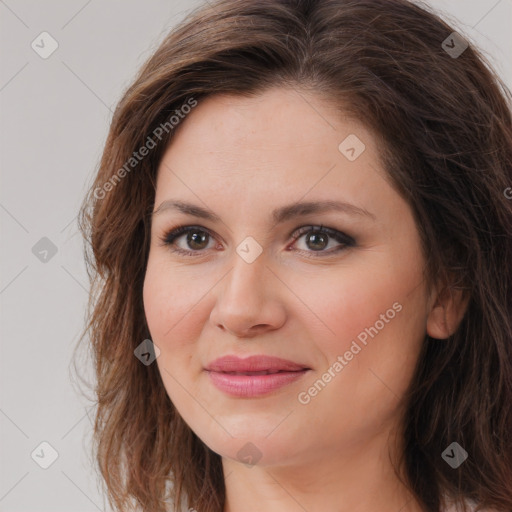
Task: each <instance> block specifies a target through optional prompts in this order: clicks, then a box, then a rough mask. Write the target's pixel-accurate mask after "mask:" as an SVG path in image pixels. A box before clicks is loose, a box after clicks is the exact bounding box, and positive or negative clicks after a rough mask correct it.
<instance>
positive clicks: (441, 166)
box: [79, 0, 512, 512]
mask: <svg viewBox="0 0 512 512" xmlns="http://www.w3.org/2000/svg"><path fill="white" fill-rule="evenodd" d="M453 31H454V30H453V28H452V27H450V26H449V25H448V24H447V23H446V22H444V21H442V20H441V19H440V18H439V17H438V16H436V15H435V14H434V13H433V12H431V10H430V8H429V7H427V6H420V5H419V4H413V3H411V2H408V1H406V0H220V1H217V2H215V3H213V4H210V5H205V6H204V7H202V8H200V9H199V10H197V11H195V12H194V13H192V15H190V16H189V17H188V19H187V20H185V22H184V23H182V24H181V25H180V26H178V27H177V28H176V29H175V30H173V31H171V33H170V34H169V35H168V36H167V37H166V38H165V39H164V41H163V42H162V43H161V45H160V47H159V48H158V49H157V50H156V52H155V53H154V54H153V55H152V56H151V57H150V58H149V60H148V61H147V62H146V63H145V64H144V66H143V67H142V68H141V70H140V72H139V73H138V75H137V77H136V78H135V80H134V82H133V83H132V85H131V86H130V87H129V88H128V89H127V90H126V91H125V92H124V95H123V96H122V98H121V100H120V101H119V104H118V106H117V108H116V110H115V113H114V116H113V119H112V123H111V126H110V132H109V134H108V138H107V141H106V144H105V148H104V152H103V156H102V159H101V162H100V165H99V169H98V172H97V174H96V176H95V179H94V183H93V184H92V186H91V188H90V190H89V192H88V195H87V197H86V198H85V200H84V203H83V205H82V208H81V210H80V216H79V224H80V229H81V231H82V234H83V236H84V239H85V241H86V244H85V252H86V261H87V268H88V272H89V275H90V279H91V298H90V304H89V310H88V315H89V316H88V323H87V326H86V329H85V330H84V333H83V335H82V338H81V341H82V340H84V339H87V343H88V346H89V347H90V348H91V353H92V355H93V358H94V367H95V372H96V379H97V385H96V388H95V394H96V397H97V413H96V421H95V429H94V439H95V443H96V444H95V447H96V452H95V453H96V459H97V462H98V466H99V469H100V472H101V476H102V478H103V480H104V483H105V485H106V491H107V495H108V499H109V502H110V504H111V505H112V506H113V507H115V508H116V510H119V511H123V512H126V511H127V510H132V507H136V506H140V507H141V508H142V509H143V510H144V511H145V512H164V511H166V510H168V506H169V503H171V501H167V500H172V503H174V504H175V510H179V506H182V505H183V503H186V505H187V506H189V507H194V508H195V509H197V510H198V511H200V512H222V510H223V507H224V501H225V487H224V481H223V475H222V466H221V458H220V456H219V455H218V454H216V453H214V452H213V451H212V450H210V449H209V448H208V447H207V446H206V445H205V444H204V443H203V442H202V441H201V440H200V439H199V438H198V437H197V436H196V435H195V434H194V433H193V432H192V431H191V429H190V428H189V427H188V425H186V424H185V422H184V421H183V420H182V418H181V417H180V415H179V413H178V412H177V410H176V408H175V407H174V406H173V404H172V403H171V401H170V399H169V397H168V396H167V394H166V392H165V389H164V386H163V383H162V380H161V378H160V375H159V372H158V368H157V365H156V364H151V365H148V366H146V365H144V364H141V362H140V361H139V360H138V359H137V358H136V357H135V356H134V349H135V348H136V347H137V346H138V345H139V344H140V343H141V342H143V340H145V339H147V338H150V334H149V330H148V327H147V323H146V319H145V315H144V309H143V302H142V287H143V282H144V275H145V269H146V264H147V258H148V251H149V241H150V216H149V213H150V212H151V211H152V208H153V203H154V196H155V179H156V176H155V174H156V170H157V168H158V165H159V162H160V160H161V157H162V155H163V152H164V151H165V149H166V147H167V146H168V144H169V143H170V142H171V140H172V136H173V133H174V129H173V127H172V126H170V125H169V123H168V121H169V118H170V117H171V116H172V115H173V114H174V115H175V116H176V115H178V114H179V113H180V112H182V113H181V117H183V110H184V109H183V105H185V104H187V103H188V104H189V105H190V104H192V102H193V101H196V102H200V101H201V98H203V97H205V96H208V95H212V94H215V93H232V94H238V95H255V94H259V93H261V92H262V91H264V90H265V89H267V88H269V87H273V86H278V87H279V86H291V87H294V88H296V89H297V90H299V89H300V90H304V91H310V92H313V93H315V94H317V95H318V96H321V97H324V98H328V99H329V100H331V102H332V104H333V106H334V107H336V108H339V111H340V112H343V113H345V114H349V115H353V116H355V117H356V118H357V119H359V120H360V121H361V122H363V123H365V124H366V126H368V127H369V128H370V129H372V132H373V133H375V134H376V138H377V139H378V141H379V145H380V147H381V158H382V163H383V166H384V168H385V169H386V171H387V174H388V176H389V179H390V182H391V183H392V184H393V186H395V187H396V190H398V191H399V193H400V194H401V195H402V196H403V197H404V198H405V199H406V200H407V201H408V203H409V204H410V207H411V209H412V211H413V213H414V216H415V219H416V222H417V226H418V230H419V232H420V234H421V238H422V243H423V250H424V255H425V261H426V263H427V270H428V276H429V279H430V280H432V279H434V277H435V278H436V279H437V278H443V279H446V282H447V283H449V285H450V287H452V289H460V290H463V291H464V293H465V294H466V296H467V297H468V301H469V302H468V306H467V312H466V314H465V316H464V318H463V319H462V322H461V324H460V326H459V328H458V329H457V331H456V332H455V333H454V334H453V335H452V336H450V338H449V339H447V340H442V341H440V340H435V339H431V338H429V337H428V336H426V337H425V341H424V344H423V347H422V352H421V355H420V357H419V359H418V362H417V367H416V369H415V374H414V377H413V379H412V382H411V384H410V388H409V390H408V393H407V395H406V404H407V407H406V411H407V414H406V421H405V425H404V436H405V437H404V440H403V442H404V446H405V449H404V453H403V458H402V459H401V461H400V467H401V468H403V469H404V470H405V473H404V474H405V475H406V476H407V482H406V484H407V485H408V486H409V488H410V489H411V491H412V492H413V494H414V496H416V497H417V500H418V502H419V503H420V504H421V506H422V507H423V508H424V510H426V511H439V510H440V508H441V507H442V506H443V496H444V495H447V496H448V495H449V496H452V497H453V499H455V500H458V502H460V503H461V505H463V500H465V499H467V500H472V501H474V502H475V503H477V504H478V505H479V506H482V507H495V508H496V509H497V510H500V511H510V510H512V199H510V197H511V196H512V189H511V188H510V187H512V123H511V108H510V105H511V102H510V100H511V93H510V91H509V90H508V89H507V87H506V86H505V85H504V83H503V82H502V81H501V80H500V78H499V77H498V76H497V75H496V73H495V72H494V71H493V70H492V67H491V66H490V65H489V63H488V61H487V60H486V58H485V56H483V55H482V54H481V53H480V52H479V51H478V50H477V49H476V48H475V47H474V46H473V45H471V44H469V47H467V48H465V49H464V46H463V41H464V39H460V38H458V36H456V35H455V36H454V35H453V34H452V32H453ZM449 37H452V39H449ZM454 37H455V39H453V38H454ZM446 41H448V43H446ZM461 45H462V46H461ZM453 48H455V49H456V50H457V53H460V54H456V53H454V51H453V50H450V49H453ZM461 50H462V51H461ZM176 111H177V112H176ZM166 122H167V123H168V125H165V123H166ZM162 126H167V128H166V129H165V130H164V131H162V129H161V127H162ZM159 127H160V131H158V129H159ZM156 133H158V134H160V137H156V135H155V134H156ZM149 138H151V140H152V141H153V142H155V147H152V148H151V149H150V151H149V153H148V154H147V155H146V156H144V158H140V159H139V158H136V159H134V158H135V157H134V156H133V155H134V152H138V150H139V148H141V147H143V146H145V145H146V147H147V146H148V145H149ZM157 139H158V140H157ZM131 159H134V160H131ZM127 162H130V163H129V166H127ZM123 167H124V172H122V171H121V169H122V168H123ZM453 441H457V442H458V443H459V444H460V445H461V446H462V447H463V448H464V449H465V450H466V452H467V453H468V455H469V457H468V459H467V460H466V461H465V462H464V463H463V464H462V465H460V466H459V467H458V468H457V469H453V468H452V467H450V466H449V465H448V464H447V463H446V462H445V461H444V460H443V458H442V456H441V455H442V452H443V450H445V449H446V447H448V446H449V445H450V444H451V443H452V442H453Z"/></svg>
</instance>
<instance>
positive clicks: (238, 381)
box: [205, 355, 311, 398]
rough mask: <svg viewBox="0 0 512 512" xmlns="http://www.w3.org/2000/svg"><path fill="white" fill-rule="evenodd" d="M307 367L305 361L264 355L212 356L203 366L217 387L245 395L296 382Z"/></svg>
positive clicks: (238, 394) (262, 392)
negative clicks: (240, 356)
mask: <svg viewBox="0 0 512 512" xmlns="http://www.w3.org/2000/svg"><path fill="white" fill-rule="evenodd" d="M310 370H311V368H309V367H307V366H306V365H303V364H300V363H295V362H293V361H289V360H287V359H281V358H279V357H272V356H266V355H256V356H250V357H247V358H244V359H242V358H239V357H237V356H234V355H228V356H224V357H221V358H219V359H215V361H213V362H212V363H210V364H209V365H208V366H207V367H206V368H205V371H206V372H207V373H208V376H209V377H210V379H211V381H212V383H213V384H214V385H215V386H216V387H217V388H218V389H219V390H220V391H223V392H224V393H226V394H228V395H231V396H235V397H244V398H250V397H256V396H262V395H266V394H268V393H271V392H272V391H275V390H277V389H279V388H281V387H283V386H286V385H288V384H291V383H292V382H295V381H296V380H298V379H300V378H301V377H303V376H304V375H305V374H306V373H307V372H308V371H310ZM263 372H265V373H263Z"/></svg>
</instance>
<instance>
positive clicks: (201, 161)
mask: <svg viewBox="0 0 512 512" xmlns="http://www.w3.org/2000/svg"><path fill="white" fill-rule="evenodd" d="M354 137H355V139H354ZM347 138H350V140H356V141H358V142H357V143H358V144H359V145H360V146H361V147H364V155H362V156H363V157H364V160H366V161H367V162H369V161H370V160H371V161H373V164H374V165H373V167H374V171H375V170H377V169H376V168H378V167H379V162H378V157H377V154H378V152H377V148H376V147H375V145H374V140H373V138H372V136H371V135H370V132H369V131H368V130H367V129H366V128H365V127H364V126H363V125H362V124H361V123H359V122H357V121H356V120H354V119H349V118H348V117H346V116H343V114H342V113H341V111H340V110H339V109H336V108H335V106H334V105H333V104H330V103H328V102H327V101H326V100H324V99H322V98H321V97H320V96H315V95H312V94H311V93H305V92H302V91H296V90H294V89H287V88H274V89H270V90H267V91H265V92H263V93H261V94H259V95H257V96H254V97H243V96H240V95H226V94H222V95H213V96H210V97H207V98H204V99H202V100H201V101H200V102H199V104H198V106H196V107H195V108H194V109H193V110H192V111H191V112H190V113H189V114H188V115H187V117H186V118H185V119H184V120H183V121H182V122H181V124H180V125H179V127H178V130H177V131H176V132H175V134H174V137H173V139H172V141H171V144H170V145H169V147H168V148H167V150H166V152H165V154H164V156H163V158H162V161H161V163H160V169H159V178H160V175H162V179H159V182H160V184H162V186H163V183H162V182H164V181H165V182H168V181H169V179H172V176H168V175H169V173H168V172H162V171H163V170H165V169H167V170H169V169H172V170H174V171H175V172H176V173H178V174H179V173H180V172H181V173H186V174H187V176H188V177H189V178H193V179H194V180H197V179H199V178H200V179H201V181H202V182H205V181H209V180H210V179H211V180H212V181H215V180H218V179H219V178H225V179H227V178H229V179H235V180H236V179H242V178H243V179H245V180H251V183H253V184H255V183H256V182H262V183H267V184H270V183H274V184H277V183H280V184H282V185H284V184H288V186H290V185H291V184H292V183H291V182H290V181H292V182H293V183H302V182H304V180H306V182H310V181H311V180H315V178H316V179H318V178H320V177H321V176H323V175H324V174H325V173H327V172H328V171H329V169H331V168H332V167H333V166H338V167H339V166H340V165H347V164H350V165H347V167H351V168H352V169H353V170H354V169H356V168H357V167H358V164H357V162H354V161H353V162H349V160H347V158H345V157H344V156H343V154H342V153H341V152H340V143H342V142H343V141H344V140H346V139H347ZM356 149H360V148H356ZM372 157H373V158H372ZM359 167H360V166H359ZM361 172H362V169H359V171H358V173H359V175H361ZM171 174H172V173H171ZM173 181H174V180H173Z"/></svg>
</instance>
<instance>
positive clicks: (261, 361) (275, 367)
mask: <svg viewBox="0 0 512 512" xmlns="http://www.w3.org/2000/svg"><path fill="white" fill-rule="evenodd" d="M309 369H310V368H308V367H307V366H305V365H303V364H300V363H295V362H293V361H289V360H287V359H281V358H279V357H273V356H267V355H255V356H250V357H246V358H243V359H242V358H240V357H238V356H235V355H227V356H223V357H220V358H218V359H215V360H214V361H212V362H211V363H210V364H209V365H208V366H207V367H206V370H210V371H214V372H261V371H289V372H296V371H300V370H309Z"/></svg>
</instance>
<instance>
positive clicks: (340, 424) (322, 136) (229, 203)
mask: <svg viewBox="0 0 512 512" xmlns="http://www.w3.org/2000/svg"><path fill="white" fill-rule="evenodd" d="M350 134H355V135H357V137H358V138H359V139H360V140H361V141H362V142H363V143H364V144H365V150H364V151H363V152H362V153H361V155H360V156H359V157H358V158H357V159H356V160H354V161H349V160H348V159H347V158H346V157H345V156H344V155H343V154H342V153H341V152H340V150H339V149H338V146H339V144H340V142H342V141H343V140H344V139H345V138H346V137H347V136H348V135H350ZM169 199H173V200H181V201H187V202H190V203H193V204H195V205H198V206H201V207H204V208H208V209H210V210H212V211H213V212H215V213H216V214H217V215H218V216H219V217H220V218H221V221H220V222H213V221H210V220H206V219H200V218H196V217H194V216H192V215H190V214H184V213H181V212H178V211H174V210H172V209H164V210H161V211H160V212H159V213H157V214H154V215H153V219H152V226H151V246H150V253H149V260H148V266H147V272H146V277H145V282H144V308H145V313H146V319H147V322H148V326H149V329H150V332H151V336H152V340H153V342H154V343H155V344H156V345H157V346H158V348H159V349H160V355H159V357H158V358H157V360H156V362H157V365H158V368H159V371H160V373H161V376H162V379H163V382H164V385H165V388H166V391H167V393H168V395H169V397H170V399H171V400H172V402H173V403H174V405H175V406H176V408H177V410H178V411H179V413H180V414H181V416H182V417H183V418H184V420H185V421H186V422H187V424H188V425H189V426H190V428H191V429H192V430H193V431H194V432H195V433H196V434H197V436H198V437H199V438H200V439H201V440H202V441H203V442H204V443H205V444H206V445H207V446H209V447H210V448H211V449H212V450H213V451H215V452H216V453H218V454H220V455H221V457H222V463H223V469H224V476H225V482H226V495H227V500H226V507H225V511H228V512H242V511H243V512H252V511H260V510H267V511H269V512H273V511H279V512H288V511H289V512H299V511H301V512H303V511H304V510H307V511H308V512H316V511H325V510H336V511H338V512H348V511H351V512H370V511H372V512H374V511H375V510H379V511H383V512H386V511H389V512H398V511H399V510H400V511H402V512H405V511H418V510H420V508H419V505H418V503H417V502H416V501H415V500H414V498H413V497H412V496H411V495H410V494H409V493H408V492H407V490H406V488H405V487H404V486H403V485H402V484H401V483H400V482H399V480H398V478H397V477H396V475H395V474H394V472H393V469H392V466H391V462H390V460H389V455H388V452H389V453H390V454H391V456H392V457H394V456H396V454H397V453H398V452H399V450H400V442H399V440H400V426H401V424H402V408H401V405H402V402H401V397H402V396H403V394H404V392H405V390H406V388H407V386H408V384H409V382H410V380H411V377H412V375H413V370H414V367H415V364H416V361H417V359H418V354H419V351H420V348H421V345H422V342H423V340H424V336H425V334H426V333H427V332H428V333H429V334H430V335H431V336H433V337H437V338H443V337H446V336H448V335H449V334H450V332H451V331H452V330H453V329H454V328H455V326H456V324H457V322H458V321H459V320H460V317H461V315H462V309H461V308H460V306H459V305H458V304H457V301H456V300H455V299H453V297H447V296H446V294H442V293H440V292H438V290H441V287H440V286H438V285H436V286H434V288H433V291H432V293H430V294H428V293H427V288H426V282H425V280H424V276H423V268H424V259H423V255H422V252H421V248H420V238H419V234H418V230H417V227H416V225H415V222H414V219H413V216H412V212H411V209H410V207H409V206H408V204H407V203H406V202H405V201H404V200H403V199H402V198H401V196H400V195H398V193H397V192H396V191H395V190H394V189H393V188H392V187H391V185H390V184H389V182H388V180H387V179H386V175H385V172H384V170H383V168H382V165H381V162H380V160H379V151H378V148H377V145H376V142H375V138H374V137H373V135H372V133H371V132H370V131H368V130H367V129H366V128H365V127H364V126H363V125H362V124H361V123H359V122H357V121H354V120H351V119H348V118H345V117H343V116H342V115H340V114H339V113H337V112H336V111H335V109H333V108H332V106H331V105H329V104H328V103H327V102H326V101H324V100H322V99H321V97H319V96H314V95H311V94H307V93H305V92H302V93H298V92H297V91H295V90H292V89H287V88H274V89H270V90H267V91H266V92H264V93H262V94H260V95H258V96H257V97H253V98H243V97H238V96H231V95H217V96H211V97H208V98H206V99H204V100H202V101H201V102H200V103H199V105H198V106H197V107H195V108H194V109H193V110H192V112H191V113H190V114H189V115H188V116H187V118H186V119H185V121H183V122H182V124H181V125H180V126H179V129H178V130H177V132H176V134H175V138H174V139H173V142H172V144H171V145H170V146H169V147H168V148H167V150H166V152H165V154H164V156H163V159H162V161H161V164H160V167H159V169H158V176H157V184H156V197H155V209H156V208H158V206H159V205H160V204H161V203H162V202H163V201H165V200H169ZM299 200H303V201H314V200H339V201H344V202H348V203H351V204H353V205H356V206H358V207H359V208H363V209H365V210H367V211H369V212H370V213H371V214H372V215H373V216H374V218H372V217H370V216H365V215H353V214H348V213H345V212H339V211H331V212H327V213H322V214H319V213H315V214H309V215H307V216H302V217H294V218H292V219H289V220H287V221H285V222H284V223H282V224H275V223H274V222H273V221H272V220H271V219H270V217H269V212H270V211H271V210H272V209H274V208H276V207H279V206H282V205H287V204H290V203H295V202H297V201H299ZM178 225H189V226H200V228H201V229H203V230H207V232H208V233H209V234H210V235H211V236H210V237H208V236H207V235H206V236H207V240H206V241H205V242H204V244H203V245H202V246H201V247H204V248H199V249H197V248H196V247H197V246H194V245H192V246H191V245H190V244H187V235H186V234H184V235H181V237H179V238H178V239H176V240H175V241H174V244H175V247H176V246H177V247H179V248H182V249H184V250H189V251H193V250H194V249H195V248H196V249H195V250H196V253H197V255H195V256H187V255H180V254H177V253H174V252H172V251H171V247H170V246H166V245H164V244H163V243H162V238H164V237H165V234H166V233H167V232H168V231H169V230H170V229H172V228H174V227H176V226H178ZM320 225H323V226H325V227H330V228H332V229H335V230H338V231H341V232H343V233H346V234H348V235H350V236H351V237H353V238H354V239H355V240H356V244H355V246H353V247H345V248H344V249H343V250H342V251H340V252H337V253H335V252H330V254H329V251H332V250H334V249H335V248H337V247H341V246H342V244H340V243H339V242H337V241H336V240H335V239H334V238H332V237H328V238H326V239H325V240H327V241H328V246H326V247H325V248H324V249H321V250H320V253H319V251H315V248H316V246H315V243H311V241H310V242H309V243H308V232H306V233H305V234H302V235H301V236H300V237H299V238H297V240H295V241H294V238H293V236H292V235H293V233H294V232H296V230H297V228H299V227H301V226H312V227H315V226H320ZM309 233H310V232H309ZM200 234H201V233H200ZM248 236H250V237H252V238H254V239H255V240H256V241H257V242H258V244H259V245H260V246H261V249H262V253H261V254H260V255H259V256H258V257H257V258H256V260H255V261H254V262H252V263H250V264H249V263H247V262H246V261H245V260H244V259H243V258H242V257H240V256H239V255H238V253H237V252H236V248H237V246H238V245H239V244H240V243H241V242H242V241H243V240H244V239H245V238H246V237H248ZM321 251H323V252H321ZM308 255H310V256H312V257H308ZM315 255H316V257H315ZM395 303H399V304H400V305H401V306H402V308H401V310H400V312H397V313H396V315H394V318H393V319H388V322H385V323H384V327H383V328H382V329H380V330H379V331H378V334H377V335H375V336H374V337H373V338H370V337H369V338H368V342H367V345H366V346H363V345H362V344H361V343H359V345H360V346H361V347H362V348H361V350H360V351H359V352H358V353H357V355H354V356H353V359H352V360H351V361H348V362H347V364H346V366H344V367H343V369H342V371H339V372H334V373H335V375H336V376H335V377H333V378H332V379H331V380H330V382H329V383H328V384H327V385H326V386H325V387H324V388H323V389H322V390H321V391H320V392H318V393H317V394H316V395H315V396H314V397H312V398H311V400H310V401H309V402H308V403H307V404H303V403H300V402H299V400H298V395H299V393H301V392H304V391H306V392H307V390H308V389H309V388H310V387H311V386H312V385H313V383H315V381H317V380H318V379H319V378H321V377H322V375H323V374H324V373H325V372H326V371H327V370H328V368H329V367H331V368H332V365H333V363H334V362H335V361H336V360H337V358H338V356H339V355H342V356H343V354H345V352H346V351H347V350H349V348H350V346H351V343H352V342H353V340H356V337H357V336H358V334H360V333H361V332H363V331H364V330H365V328H369V327H370V326H374V325H375V324H376V321H377V320H379V319H381V318H382V317H381V315H383V314H384V315H385V314H386V311H387V310H389V309H390V308H392V307H393V304H395ZM386 318H387V317H386ZM226 354H236V355H238V356H240V357H244V356H249V355H254V354H268V355H273V356H277V357H282V358H284V359H289V360H292V361H295V362H299V363H302V364H305V365H306V366H308V367H310V368H311V370H310V372H308V373H307V374H306V375H305V376H304V377H302V378H301V379H300V380H298V381H296V382H294V383H292V384H289V385H287V386H285V387H283V388H280V389H278V390H276V391H274V392H272V393H271V394H269V395H266V396H264V397H258V398H234V397H230V396H228V395H226V394H224V393H223V392H222V391H220V390H219V389H217V388H216V387H215V386H214V385H213V384H212V383H211V381H210V379H209V377H208V375H207V373H206V372H205V371H204V367H205V366H206V365H207V364H208V363H209V362H211V361H213V360H214V359H216V358H218V357H220V356H223V355H226ZM331 375H332V370H331ZM395 439H396V440H397V444H395V443H394V440H395ZM249 442H250V443H252V444H253V445H254V446H255V447H256V448H257V451H255V452H254V453H255V454H258V456H259V457H260V458H259V460H258V461H257V463H256V464H255V465H246V464H244V463H242V462H241V461H240V460H239V459H238V457H237V453H238V451H239V450H240V449H241V448H242V447H244V445H246V444H247V443H249ZM246 449H247V448H246ZM255 456H256V455H255Z"/></svg>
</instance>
